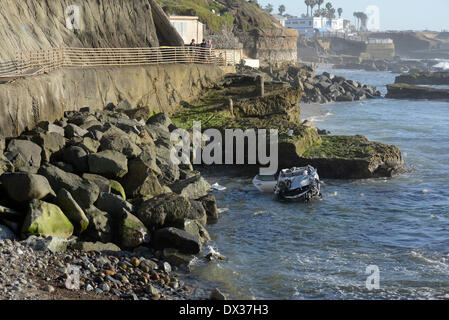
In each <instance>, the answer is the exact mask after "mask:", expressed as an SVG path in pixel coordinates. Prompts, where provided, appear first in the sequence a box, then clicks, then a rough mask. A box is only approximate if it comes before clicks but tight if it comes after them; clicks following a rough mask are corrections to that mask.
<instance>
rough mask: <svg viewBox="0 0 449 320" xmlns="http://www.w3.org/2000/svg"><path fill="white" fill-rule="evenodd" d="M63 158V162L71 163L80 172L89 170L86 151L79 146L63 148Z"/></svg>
mask: <svg viewBox="0 0 449 320" xmlns="http://www.w3.org/2000/svg"><path fill="white" fill-rule="evenodd" d="M63 160H64V162H65V163H68V164H71V165H72V166H73V168H75V170H76V171H77V172H79V173H81V174H82V173H84V172H87V171H88V170H89V166H88V164H87V152H86V151H85V150H84V149H83V148H81V147H76V146H72V147H69V148H66V149H64V151H63Z"/></svg>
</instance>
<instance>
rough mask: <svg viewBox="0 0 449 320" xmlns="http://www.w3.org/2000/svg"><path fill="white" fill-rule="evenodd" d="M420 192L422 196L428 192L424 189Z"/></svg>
mask: <svg viewBox="0 0 449 320" xmlns="http://www.w3.org/2000/svg"><path fill="white" fill-rule="evenodd" d="M421 192H422V193H423V194H427V193H429V190H427V189H424V190H422V191H421Z"/></svg>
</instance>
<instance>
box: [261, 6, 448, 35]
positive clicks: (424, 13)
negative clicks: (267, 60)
mask: <svg viewBox="0 0 449 320" xmlns="http://www.w3.org/2000/svg"><path fill="white" fill-rule="evenodd" d="M258 1H259V4H260V5H261V6H262V7H265V5H267V4H268V3H271V4H272V5H273V6H274V8H275V10H274V11H273V13H275V12H276V13H277V12H278V8H279V6H280V5H281V4H283V5H284V6H285V7H286V8H287V11H286V13H288V14H291V15H294V16H300V15H301V14H302V13H306V12H307V8H306V5H305V4H304V0H258ZM327 2H331V3H332V4H333V6H334V8H342V9H343V15H342V18H345V19H348V20H351V22H352V23H354V22H355V19H354V17H353V15H352V14H353V13H354V12H355V11H365V9H366V8H367V7H368V6H370V5H374V6H377V7H379V9H380V29H381V30H433V31H442V30H449V0H427V1H422V0H330V1H329V0H325V1H324V3H327ZM314 10H315V8H314Z"/></svg>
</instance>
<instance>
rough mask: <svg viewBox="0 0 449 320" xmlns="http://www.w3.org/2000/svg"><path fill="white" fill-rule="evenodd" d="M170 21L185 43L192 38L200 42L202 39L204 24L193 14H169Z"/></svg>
mask: <svg viewBox="0 0 449 320" xmlns="http://www.w3.org/2000/svg"><path fill="white" fill-rule="evenodd" d="M169 18H170V22H171V24H172V25H173V27H175V29H176V31H178V33H179V35H180V36H181V37H182V39H183V40H184V43H185V44H189V43H190V42H191V41H192V39H195V41H196V43H201V41H203V39H204V37H203V36H204V24H203V23H201V22H200V21H199V18H198V17H194V16H170V17H169Z"/></svg>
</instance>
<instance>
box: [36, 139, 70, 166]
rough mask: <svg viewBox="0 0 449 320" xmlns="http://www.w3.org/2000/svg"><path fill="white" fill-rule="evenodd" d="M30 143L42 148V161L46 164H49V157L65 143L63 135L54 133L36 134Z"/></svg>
mask: <svg viewBox="0 0 449 320" xmlns="http://www.w3.org/2000/svg"><path fill="white" fill-rule="evenodd" d="M31 141H33V142H34V143H36V144H37V145H39V146H40V147H41V148H42V159H43V160H44V161H46V162H50V160H51V156H52V155H53V154H54V153H56V152H58V151H59V150H61V149H62V148H63V147H64V145H65V143H66V141H65V138H64V135H60V134H59V133H54V132H46V133H37V134H35V135H33V136H32V137H31Z"/></svg>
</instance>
